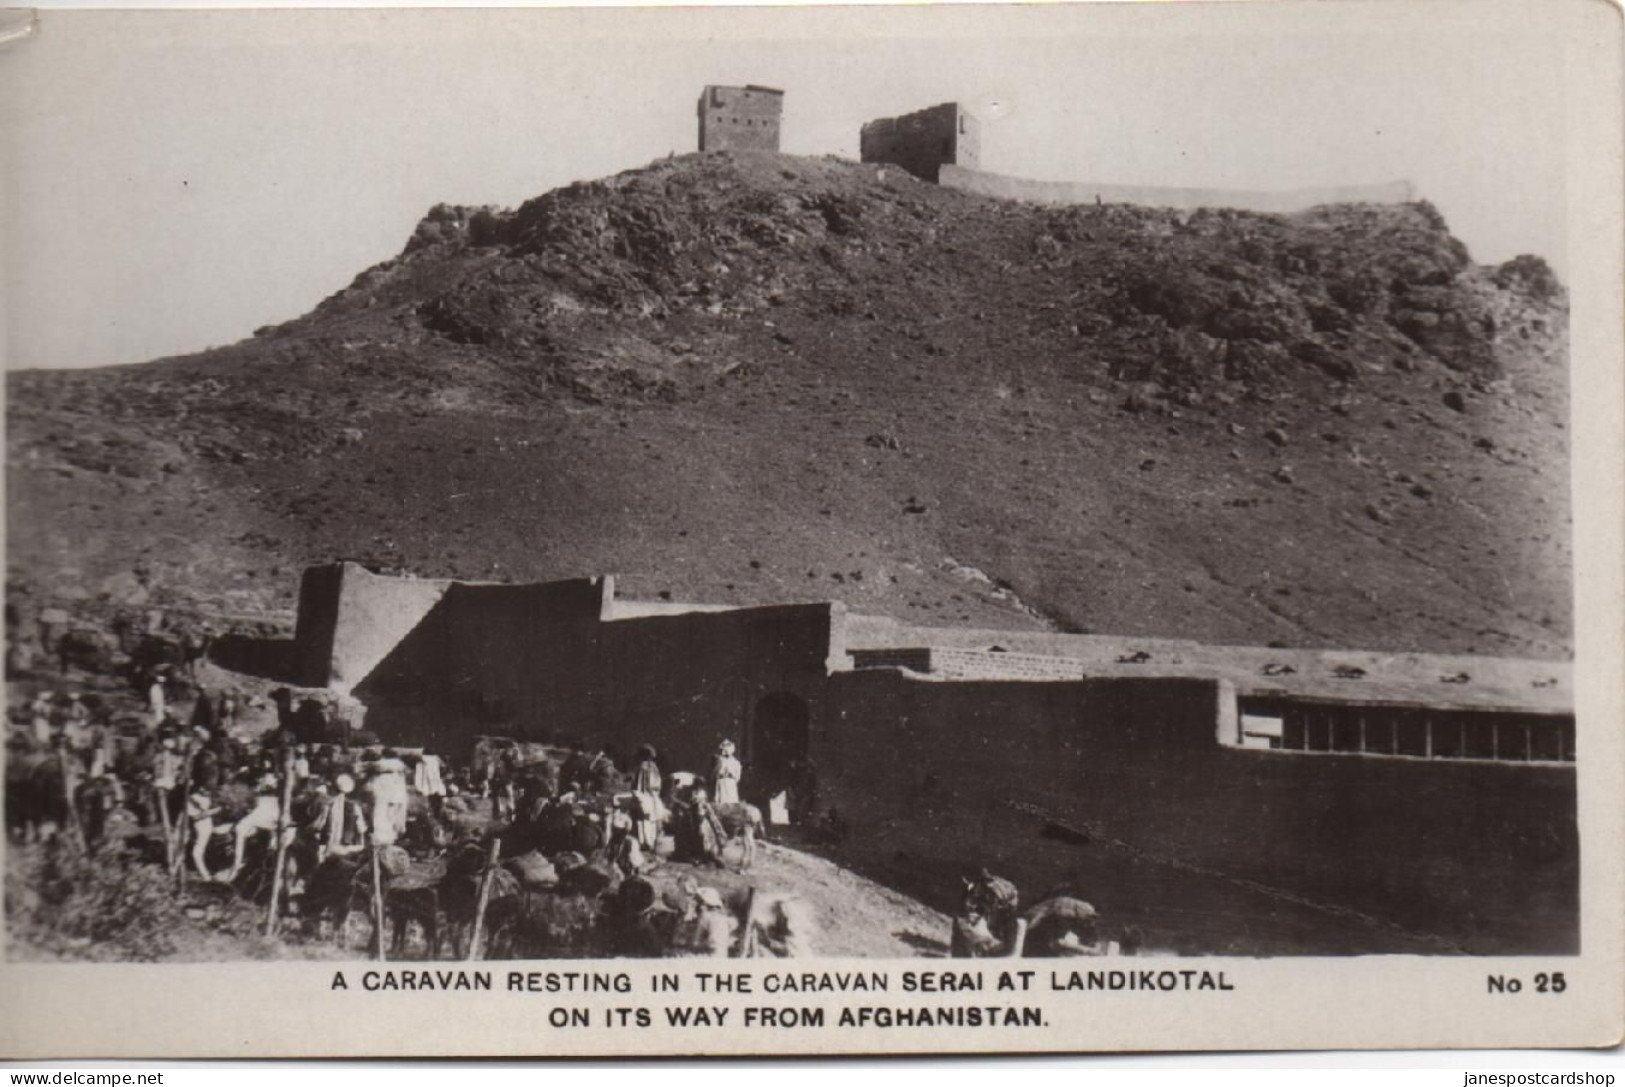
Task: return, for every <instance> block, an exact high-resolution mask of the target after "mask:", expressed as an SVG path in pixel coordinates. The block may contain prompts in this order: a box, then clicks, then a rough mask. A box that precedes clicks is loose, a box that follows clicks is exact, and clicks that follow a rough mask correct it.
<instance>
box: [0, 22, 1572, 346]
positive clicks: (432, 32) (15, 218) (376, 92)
mask: <svg viewBox="0 0 1625 1087" xmlns="http://www.w3.org/2000/svg"><path fill="white" fill-rule="evenodd" d="M1567 2H1568V3H1570V4H1574V3H1581V2H1583V0H1567ZM1553 10H1554V9H1553V7H1552V6H1551V5H1550V4H1543V5H1538V6H1534V5H1523V4H1510V3H1499V2H1493V0H1492V2H1488V3H1484V2H1474V3H1468V4H1458V3H1455V2H1454V0H1443V2H1440V3H1431V4H1414V3H1413V4H1398V3H1391V2H1372V3H1366V2H1363V0H1351V2H1335V3H1325V2H1322V3H1302V4H1298V3H1281V4H1197V3H1182V4H1174V3H1136V4H1098V5H1096V4H1089V5H1048V6H1047V5H1022V6H989V7H983V6H919V5H915V6H906V7H904V6H885V7H866V8H849V9H824V8H776V9H769V8H764V7H750V8H733V9H688V10H683V11H678V10H671V9H668V10H650V9H638V10H630V9H624V8H621V9H612V8H597V9H585V10H582V9H569V10H536V9H487V10H479V11H475V10H449V11H448V10H425V9H417V10H365V9H363V10H303V11H272V10H224V11H185V10H181V11H175V10H169V11H116V10H115V11H87V10H73V9H69V10H52V9H46V10H43V11H42V12H41V21H40V25H39V30H38V33H36V34H35V35H33V36H32V37H30V38H28V39H25V40H23V41H20V42H15V43H12V44H10V45H4V46H0V275H3V278H0V287H3V292H0V355H3V358H4V363H5V365H6V366H7V367H8V368H19V367H83V366H103V365H110V364H120V363H129V362H138V361H144V360H147V359H151V358H155V357H161V356H165V355H171V354H179V353H185V352H190V351H195V350H200V349H203V348H205V347H208V346H219V345H223V344H228V343H233V342H236V341H237V340H240V339H243V338H244V337H246V336H248V335H249V334H251V333H252V331H253V330H254V329H255V328H257V327H259V326H261V325H265V324H270V323H275V322H278V321H283V320H287V319H290V318H293V317H297V316H299V315H301V314H303V313H305V312H307V311H308V310H310V309H311V308H312V307H313V306H314V305H315V304H316V303H317V302H319V301H320V300H321V299H323V298H325V297H326V296H328V295H330V294H332V293H333V292H334V291H336V290H339V289H341V288H342V287H344V286H345V285H347V284H348V283H349V282H350V281H351V280H352V279H353V278H354V277H355V275H356V274H357V273H359V272H361V271H362V270H363V269H365V268H367V267H369V266H371V265H373V264H376V263H377V262H379V261H381V260H386V259H388V258H390V257H392V256H394V255H395V254H397V253H398V252H399V251H400V250H401V248H402V246H403V245H404V244H405V242H406V239H407V238H408V236H409V235H410V234H411V232H412V229H413V227H414V226H415V225H416V223H417V221H418V219H419V218H421V216H422V215H423V213H424V212H425V211H427V209H428V208H429V207H430V206H432V205H433V204H435V203H438V202H442V201H443V202H447V203H455V204H499V205H505V206H513V205H516V204H518V203H520V202H522V201H524V200H526V199H528V198H530V197H532V196H536V195H539V194H541V193H543V192H546V191H548V190H549V189H552V188H555V187H558V186H560V185H565V184H569V183H570V182H572V181H576V180H585V179H591V178H596V177H602V176H605V175H608V174H612V173H615V172H618V171H620V170H625V169H631V168H635V167H638V166H641V165H643V164H645V163H647V162H649V161H651V160H653V159H656V158H659V157H662V156H664V155H666V154H667V153H669V152H672V151H676V152H688V151H692V150H693V149H694V140H695V118H694V109H695V102H696V100H697V98H698V97H699V94H700V91H701V88H702V87H703V86H704V85H705V84H707V83H724V84H732V83H746V82H750V83H762V84H767V85H770V86H775V87H781V88H783V89H784V90H785V91H786V97H785V111H784V119H783V150H784V151H786V152H787V153H791V154H836V155H841V156H845V157H849V158H853V159H855V158H857V155H858V129H859V127H860V125H862V124H863V122H865V121H867V120H871V119H873V118H876V117H883V116H891V115H896V114H898V113H903V112H908V111H910V110H913V109H918V108H921V107H924V106H928V105H933V104H935V103H938V102H943V101H950V100H957V101H960V102H962V103H964V104H965V105H967V106H968V107H969V108H970V109H971V110H972V111H973V112H975V113H976V114H978V115H979V116H980V117H981V118H982V122H983V127H982V166H983V168H984V169H987V170H991V171H995V172H998V173H1003V174H1012V175H1016V176H1022V177H1032V178H1040V179H1051V180H1075V181H1088V182H1095V183H1120V184H1136V185H1168V186H1200V187H1217V188H1246V189H1292V188H1300V187H1321V186H1330V185H1348V184H1361V183H1375V182H1386V181H1392V180H1397V179H1408V180H1410V181H1412V182H1413V183H1414V184H1415V185H1416V186H1417V190H1418V191H1419V193H1420V194H1421V195H1422V196H1424V197H1425V198H1427V199H1429V200H1431V201H1432V202H1433V203H1434V204H1435V205H1437V206H1438V207H1439V209H1440V210H1441V211H1442V212H1443V214H1444V216H1445V218H1446V220H1447V221H1448V222H1449V223H1450V225H1451V227H1452V229H1453V230H1454V231H1455V233H1456V234H1457V235H1458V236H1459V237H1460V238H1462V240H1463V241H1465V242H1466V243H1467V245H1468V247H1469V249H1470V250H1471V252H1472V254H1473V256H1474V258H1475V259H1476V260H1478V261H1480V262H1485V263H1489V262H1499V261H1502V260H1506V259H1508V258H1510V257H1512V256H1515V255H1517V254H1519V253H1523V252H1534V253H1538V254H1540V255H1542V256H1544V257H1546V258H1547V259H1548V260H1549V261H1551V263H1552V264H1553V265H1554V267H1556V268H1558V269H1559V271H1560V273H1562V272H1565V271H1566V260H1565V254H1566V251H1567V249H1568V246H1567V245H1566V244H1565V230H1566V229H1567V227H1568V223H1569V221H1570V217H1569V214H1568V213H1569V210H1570V209H1569V208H1568V206H1567V203H1566V199H1565V188H1566V177H1565V170H1564V153H1565V119H1566V116H1567V113H1568V109H1570V108H1572V92H1571V91H1570V90H1569V89H1568V85H1567V83H1566V79H1565V73H1566V64H1567V63H1568V61H1567V59H1566V54H1565V42H1564V40H1563V38H1562V37H1561V34H1560V27H1559V24H1560V23H1561V22H1562V20H1560V19H1558V20H1553V19H1549V18H1540V17H1539V16H1543V15H1549V14H1550V13H1551V12H1552V11H1553ZM1558 10H1560V8H1559V9H1558Z"/></svg>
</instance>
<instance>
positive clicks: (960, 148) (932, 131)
mask: <svg viewBox="0 0 1625 1087" xmlns="http://www.w3.org/2000/svg"><path fill="white" fill-rule="evenodd" d="M859 146H860V154H861V156H862V159H863V161H864V162H882V163H889V164H891V165H893V166H901V167H902V168H903V169H905V170H907V171H908V172H909V173H911V174H913V175H914V176H915V177H917V178H919V179H920V180H922V181H931V182H935V181H937V180H938V175H939V173H940V172H941V170H942V168H943V167H944V166H962V167H966V168H969V169H973V170H974V169H976V168H977V167H978V166H979V165H980V164H981V158H982V134H981V125H980V123H979V122H978V121H977V120H976V118H975V117H974V116H972V115H971V114H970V113H969V112H967V111H966V110H965V109H964V108H963V107H961V106H960V105H959V103H958V102H944V103H942V104H941V105H938V106H932V107H930V108H929V109H922V110H919V111H917V112H915V113H909V114H905V115H904V116H902V117H885V118H882V119H880V120H878V121H870V122H869V123H868V124H866V125H864V126H863V128H862V130H861V132H860V134H859Z"/></svg>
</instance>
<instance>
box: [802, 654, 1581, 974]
mask: <svg viewBox="0 0 1625 1087" xmlns="http://www.w3.org/2000/svg"><path fill="white" fill-rule="evenodd" d="M830 686H831V690H832V692H833V695H834V697H833V699H832V700H831V702H830V710H831V715H830V716H828V717H826V718H825V719H824V720H823V721H821V722H820V723H819V725H818V727H817V728H815V731H814V740H815V751H814V755H815V758H817V760H818V764H819V766H820V768H821V773H822V783H823V792H824V796H825V801H826V803H827V804H834V805H836V806H837V807H838V808H839V809H840V811H841V812H842V813H843V815H844V816H845V818H846V819H847V820H848V821H849V823H850V824H851V825H852V826H853V827H854V828H857V829H856V830H855V832H854V834H853V836H852V839H851V841H850V842H849V844H848V845H847V846H846V847H845V855H844V856H843V858H842V859H843V860H845V861H848V862H850V863H852V864H854V865H855V866H856V867H858V868H859V869H860V870H863V871H866V872H868V873H870V874H872V875H876V876H879V877H882V878H884V879H886V880H888V881H890V882H892V883H893V884H894V885H896V886H899V887H900V888H902V889H905V890H908V891H911V892H913V893H915V894H918V895H920V896H921V897H923V898H924V899H925V900H927V901H928V902H930V903H932V904H933V905H935V906H938V907H939V908H945V909H946V908H952V907H953V905H954V903H955V897H956V895H957V888H958V886H959V882H958V881H959V878H960V876H961V875H962V874H966V873H969V872H974V871H975V869H976V868H977V867H979V866H981V865H984V864H985V865H987V866H989V867H991V868H992V869H993V870H995V871H998V872H1001V873H1003V874H1005V875H1007V876H1009V877H1010V878H1012V879H1015V880H1016V881H1017V883H1018V885H1019V886H1021V887H1022V888H1023V889H1024V892H1025V893H1026V894H1027V895H1029V896H1032V895H1036V894H1040V893H1042V892H1044V891H1046V890H1049V889H1052V888H1058V887H1065V888H1068V889H1070V890H1071V891H1072V893H1075V894H1078V895H1080V896H1081V897H1084V898H1086V899H1088V900H1089V901H1091V902H1094V903H1095V905H1096V906H1097V907H1099V908H1100V909H1101V910H1102V912H1103V914H1104V915H1106V916H1108V917H1113V916H1115V918H1116V920H1117V922H1118V923H1128V922H1133V923H1135V924H1138V925H1139V926H1140V927H1142V929H1144V930H1145V931H1146V933H1147V937H1148V939H1149V940H1150V941H1151V943H1152V944H1154V945H1157V946H1161V947H1164V948H1178V949H1184V950H1203V951H1214V950H1221V949H1223V948H1225V947H1226V946H1233V947H1235V948H1236V949H1237V950H1245V951H1257V950H1259V949H1260V948H1263V949H1265V950H1268V949H1269V948H1271V947H1275V946H1278V947H1279V949H1280V950H1281V951H1282V953H1286V952H1287V951H1290V950H1291V949H1292V948H1301V949H1305V950H1317V951H1321V952H1324V953H1330V954H1335V953H1347V952H1353V951H1364V952H1369V951H1373V950H1384V951H1394V952H1400V951H1413V952H1415V951H1434V952H1437V951H1439V950H1441V949H1447V948H1466V949H1469V950H1472V951H1475V952H1479V953H1514V952H1537V951H1538V952H1545V953H1563V952H1570V951H1573V950H1574V949H1575V947H1576V946H1577V941H1578V935H1577V922H1578V839H1577V831H1576V826H1575V793H1574V772H1573V770H1572V769H1570V768H1566V767H1542V766H1509V765H1504V764H1490V763H1482V764H1481V763H1470V762H1448V763H1426V762H1423V761H1420V760H1404V759H1389V758H1381V757H1372V756H1361V755H1331V754H1327V755H1295V754H1289V753H1280V752H1271V751H1256V750H1243V749H1238V748H1234V747H1230V746H1226V745H1223V744H1221V743H1220V742H1219V741H1218V738H1217V736H1216V729H1215V719H1216V714H1217V711H1218V705H1219V703H1220V701H1222V700H1224V699H1226V698H1227V697H1229V696H1228V695H1227V693H1226V692H1225V691H1223V690H1222V689H1221V684H1219V683H1216V682H1212V681H1197V680H1174V679H1142V680H1132V679H1092V680H1084V681H1079V682H1072V683H999V682H960V683H930V682H921V681H919V680H915V679H910V678H908V677H907V676H905V675H903V674H902V673H899V672H890V671H882V670H875V671H855V672H850V673H845V674H842V675H837V676H834V677H832V678H831V680H830ZM1080 832H1081V834H1082V839H1083V840H1079V839H1078V834H1079V833H1080ZM1305 902H1308V903H1313V904H1315V905H1314V906H1310V905H1305ZM1317 907H1319V908H1317ZM1349 910H1352V911H1356V914H1354V915H1349V914H1346V913H1344V914H1342V915H1340V914H1339V913H1338V911H1349Z"/></svg>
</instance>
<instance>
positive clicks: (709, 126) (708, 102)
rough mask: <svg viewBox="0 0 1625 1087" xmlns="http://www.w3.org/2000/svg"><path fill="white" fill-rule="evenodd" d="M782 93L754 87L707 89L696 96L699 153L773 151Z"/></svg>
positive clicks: (777, 133) (782, 106) (777, 129)
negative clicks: (729, 150) (698, 102)
mask: <svg viewBox="0 0 1625 1087" xmlns="http://www.w3.org/2000/svg"><path fill="white" fill-rule="evenodd" d="M783 111H784V92H783V91H780V90H775V89H773V88H772V87H758V86H756V85H754V84H751V85H747V86H744V87H707V88H705V93H704V94H702V95H700V105H699V117H700V150H701V151H720V150H722V149H724V148H733V149H738V150H743V151H777V150H778V149H779V116H780V114H781V113H783Z"/></svg>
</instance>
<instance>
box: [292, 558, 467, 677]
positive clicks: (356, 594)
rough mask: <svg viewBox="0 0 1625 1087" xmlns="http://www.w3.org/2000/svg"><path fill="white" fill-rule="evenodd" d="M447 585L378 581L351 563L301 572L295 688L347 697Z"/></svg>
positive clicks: (392, 579) (411, 580) (395, 579)
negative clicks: (332, 691) (299, 685)
mask: <svg viewBox="0 0 1625 1087" xmlns="http://www.w3.org/2000/svg"><path fill="white" fill-rule="evenodd" d="M451 584H452V583H451V582H449V581H437V580H431V579H416V578H399V577H381V576H379V575H377V574H373V573H371V572H370V571H368V570H367V569H366V568H365V567H362V566H359V565H357V564H355V563H353V562H345V563H337V564H334V565H330V566H316V567H311V568H310V569H308V570H306V571H305V574H304V577H303V579H302V580H301V581H300V584H299V622H298V627H297V630H296V632H295V634H294V639H295V642H296V644H297V646H298V659H299V667H300V672H301V677H300V682H301V683H302V684H303V685H304V686H307V687H331V688H333V689H335V690H338V691H340V692H347V691H349V690H350V689H351V688H352V687H354V686H355V685H356V684H357V683H360V682H361V681H362V680H363V679H365V678H366V677H367V675H368V673H370V672H371V671H372V670H373V668H374V667H375V666H376V665H377V664H378V662H380V661H381V660H383V659H384V658H385V657H386V656H387V655H388V654H389V653H390V651H391V650H393V649H394V647H395V646H396V645H397V644H398V643H399V642H400V641H401V639H402V638H404V637H406V635H407V634H408V633H410V632H411V630H412V629H413V628H414V627H416V626H417V625H418V623H419V622H421V621H422V620H423V617H424V616H425V615H427V614H428V613H429V612H430V610H431V609H433V607H434V606H435V604H436V603H437V602H438V601H439V600H440V598H441V597H442V596H443V595H444V594H445V592H446V590H447V588H448V587H450V585H451Z"/></svg>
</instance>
